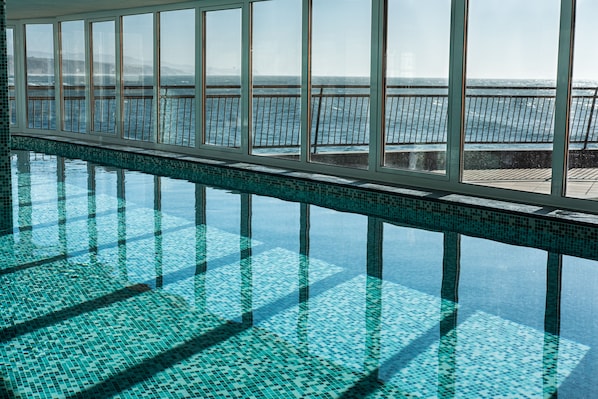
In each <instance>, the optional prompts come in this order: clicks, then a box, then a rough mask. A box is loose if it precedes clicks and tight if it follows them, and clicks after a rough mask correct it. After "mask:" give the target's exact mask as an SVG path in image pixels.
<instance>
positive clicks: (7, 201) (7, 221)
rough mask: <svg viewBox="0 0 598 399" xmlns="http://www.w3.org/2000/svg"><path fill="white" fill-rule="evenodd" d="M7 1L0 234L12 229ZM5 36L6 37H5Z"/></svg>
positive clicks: (0, 47)
mask: <svg viewBox="0 0 598 399" xmlns="http://www.w3.org/2000/svg"><path fill="white" fill-rule="evenodd" d="M5 8H6V1H5V0H0V92H1V93H2V94H1V95H0V233H2V232H3V231H7V230H9V229H10V228H11V227H12V203H11V195H10V193H11V192H12V189H11V179H10V157H9V156H8V155H9V143H10V111H9V107H8V57H7V53H6V18H5ZM3 36H4V37H3Z"/></svg>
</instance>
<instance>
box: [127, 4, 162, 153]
mask: <svg viewBox="0 0 598 399" xmlns="http://www.w3.org/2000/svg"><path fill="white" fill-rule="evenodd" d="M122 32H123V38H122V42H123V45H122V52H123V56H122V60H123V61H122V64H123V71H122V82H123V96H122V98H123V107H122V110H123V111H122V112H123V137H124V138H126V139H130V140H140V141H153V137H154V120H155V118H154V114H155V112H154V15H153V14H140V15H130V16H126V17H123V19H122Z"/></svg>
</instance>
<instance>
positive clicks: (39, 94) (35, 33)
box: [25, 24, 56, 130]
mask: <svg viewBox="0 0 598 399" xmlns="http://www.w3.org/2000/svg"><path fill="white" fill-rule="evenodd" d="M53 31H54V29H53V26H52V24H38V25H25V34H26V48H27V127H29V128H30V129H45V130H54V129H56V104H55V102H56V101H55V88H54V33H53Z"/></svg>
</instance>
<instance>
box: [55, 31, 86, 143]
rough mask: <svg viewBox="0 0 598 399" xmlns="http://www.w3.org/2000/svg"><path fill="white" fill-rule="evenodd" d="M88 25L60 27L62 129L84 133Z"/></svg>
mask: <svg viewBox="0 0 598 399" xmlns="http://www.w3.org/2000/svg"><path fill="white" fill-rule="evenodd" d="M84 29H85V24H84V22H83V21H70V22H62V23H61V24H60V47H61V53H60V54H61V59H60V63H61V74H62V77H61V100H62V130H64V131H67V132H77V133H85V132H86V130H87V127H86V125H85V115H86V113H87V112H86V111H87V108H86V98H85V83H86V80H85V76H86V75H85V73H86V71H87V66H86V65H85V31H84Z"/></svg>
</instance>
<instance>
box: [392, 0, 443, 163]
mask: <svg viewBox="0 0 598 399" xmlns="http://www.w3.org/2000/svg"><path fill="white" fill-rule="evenodd" d="M450 20H451V4H450V2H448V1H446V0H423V1H417V2H413V1H408V0H389V2H388V15H387V23H388V32H387V49H386V56H387V60H386V109H385V132H386V136H385V143H386V148H385V158H384V164H385V165H386V166H391V167H396V168H402V169H411V170H419V171H428V172H436V173H444V172H445V169H446V164H445V159H446V134H447V109H448V101H447V100H448V71H449V47H450V42H449V38H450ZM431 27H433V29H431Z"/></svg>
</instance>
